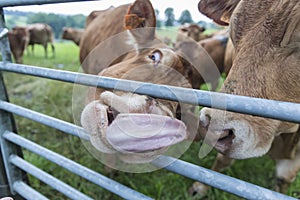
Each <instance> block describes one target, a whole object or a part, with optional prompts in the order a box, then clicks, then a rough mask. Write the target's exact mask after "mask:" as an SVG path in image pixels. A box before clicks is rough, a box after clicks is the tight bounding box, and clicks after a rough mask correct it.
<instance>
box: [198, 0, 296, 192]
mask: <svg viewBox="0 0 300 200" xmlns="http://www.w3.org/2000/svg"><path fill="white" fill-rule="evenodd" d="M199 10H200V12H202V13H203V14H205V15H207V16H208V17H210V18H212V19H213V20H214V21H215V22H217V23H219V24H222V25H227V24H228V23H229V24H230V35H231V39H232V42H233V45H234V49H235V52H234V53H235V55H234V59H233V65H232V68H231V70H230V72H229V75H228V76H227V78H226V80H225V82H224V85H223V87H222V89H221V92H224V93H229V94H235V95H244V96H250V97H257V98H265V99H274V100H279V101H288V102H296V103H300V83H299V80H300V47H299V44H300V2H299V1H293V0H282V1H273V0H264V1H261V0H252V1H247V0H201V1H200V2H199ZM200 124H201V129H204V131H203V132H202V134H203V135H204V136H205V135H207V136H208V137H209V140H210V141H211V143H212V144H215V145H214V148H215V149H217V150H218V151H219V152H220V153H221V154H219V155H218V157H217V160H216V162H215V164H214V169H215V170H217V171H219V170H221V169H222V168H224V167H226V166H229V165H230V163H231V162H232V159H245V158H250V157H258V156H262V155H264V154H269V155H270V156H271V157H272V158H274V159H275V160H276V176H277V179H278V182H277V186H276V189H277V190H278V191H280V192H286V190H287V188H288V185H289V184H290V183H291V182H293V181H294V179H295V178H296V176H297V173H298V172H299V170H300V149H299V146H300V144H299V137H300V131H299V124H295V123H290V122H284V121H279V120H274V119H267V118H262V117H257V116H251V115H245V114H239V113H233V112H225V111H220V110H216V109H209V108H204V109H202V110H201V113H200ZM205 130H206V131H205ZM208 133H209V134H208ZM194 186H195V187H194V189H196V191H200V192H201V189H203V187H202V188H201V186H200V185H199V184H197V185H194Z"/></svg>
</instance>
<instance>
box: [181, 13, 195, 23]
mask: <svg viewBox="0 0 300 200" xmlns="http://www.w3.org/2000/svg"><path fill="white" fill-rule="evenodd" d="M178 22H179V23H180V24H184V23H193V22H194V21H193V19H192V15H191V13H190V11H188V10H184V11H182V13H181V15H180V18H179V19H178Z"/></svg>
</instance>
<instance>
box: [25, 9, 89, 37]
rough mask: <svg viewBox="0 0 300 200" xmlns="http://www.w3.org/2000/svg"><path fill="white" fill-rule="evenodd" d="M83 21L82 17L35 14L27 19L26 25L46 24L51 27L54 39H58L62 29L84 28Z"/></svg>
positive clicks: (83, 17)
mask: <svg viewBox="0 0 300 200" xmlns="http://www.w3.org/2000/svg"><path fill="white" fill-rule="evenodd" d="M85 19H86V17H85V16H84V15H58V14H53V13H50V14H47V13H36V14H32V15H30V16H29V17H28V19H27V23H28V24H33V23H46V24H48V25H50V26H51V27H52V29H53V32H54V36H55V38H60V36H61V33H62V29H63V27H73V28H84V26H85Z"/></svg>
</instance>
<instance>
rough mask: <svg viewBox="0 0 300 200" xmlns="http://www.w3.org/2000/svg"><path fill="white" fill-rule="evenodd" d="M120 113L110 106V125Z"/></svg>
mask: <svg viewBox="0 0 300 200" xmlns="http://www.w3.org/2000/svg"><path fill="white" fill-rule="evenodd" d="M118 114H119V112H118V111H116V110H115V109H113V108H112V107H110V106H109V108H108V109H107V118H108V125H110V124H111V123H112V122H113V120H114V119H115V118H116V117H117V115H118Z"/></svg>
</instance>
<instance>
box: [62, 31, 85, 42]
mask: <svg viewBox="0 0 300 200" xmlns="http://www.w3.org/2000/svg"><path fill="white" fill-rule="evenodd" d="M83 31H84V30H83V29H75V28H70V27H64V28H63V33H62V36H61V37H62V39H65V40H71V41H73V42H74V43H75V44H76V45H78V46H79V43H80V39H81V36H82V33H83Z"/></svg>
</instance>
